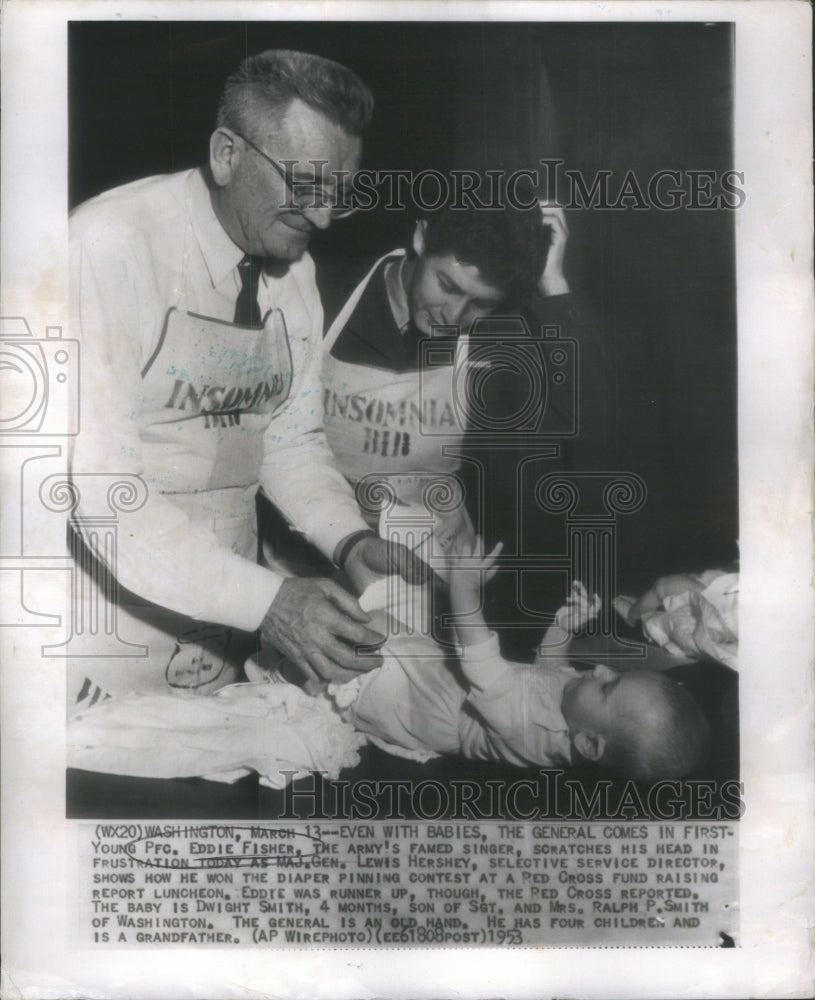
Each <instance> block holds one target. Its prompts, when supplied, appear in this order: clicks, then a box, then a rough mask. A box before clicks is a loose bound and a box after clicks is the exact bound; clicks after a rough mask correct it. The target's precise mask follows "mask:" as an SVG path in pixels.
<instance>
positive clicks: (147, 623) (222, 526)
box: [68, 307, 292, 712]
mask: <svg viewBox="0 0 815 1000" xmlns="http://www.w3.org/2000/svg"><path fill="white" fill-rule="evenodd" d="M291 381H292V365H291V354H290V351H289V342H288V336H287V332H286V324H285V320H284V317H283V314H282V312H281V311H280V310H272V311H271V312H270V313H269V314H268V315H267V317H266V321H265V324H264V326H263V328H262V329H247V328H243V327H237V326H234V325H232V324H231V323H226V322H223V321H221V320H216V319H211V318H208V317H205V316H199V315H196V314H195V313H191V312H185V311H183V310H181V309H179V308H175V307H173V308H171V309H169V311H168V313H167V316H166V319H165V323H164V329H163V332H162V335H161V338H160V340H159V344H158V346H157V348H156V349H155V351H154V352H153V355H152V356H151V357H150V359H149V360H148V361H147V363H146V365H145V367H144V369H143V371H142V389H143V394H142V401H141V402H142V405H141V410H140V412H141V423H140V437H141V447H142V452H143V454H144V457H145V467H146V468H147V469H148V470H149V478H148V487H149V489H151V490H157V491H158V492H160V493H161V494H163V495H164V497H165V498H166V499H167V500H169V501H170V502H171V503H173V504H175V505H176V506H178V507H179V508H180V509H181V510H182V511H184V513H186V514H187V515H188V517H189V518H190V519H191V520H192V521H194V522H198V523H200V524H202V525H205V526H206V527H207V528H209V529H210V530H211V531H213V532H214V533H215V535H216V536H217V537H218V539H219V540H220V542H221V543H222V544H223V545H227V546H229V547H230V548H231V549H232V551H233V552H236V553H238V554H240V555H243V556H245V557H246V558H247V559H250V560H251V561H252V562H254V561H255V560H256V557H257V530H256V521H255V494H256V492H257V485H258V472H259V469H260V464H261V454H262V447H263V445H262V439H263V433H264V431H265V430H266V428H267V427H268V426H269V423H270V421H271V419H272V416H273V414H274V411H275V410H276V409H277V408H278V407H279V406H280V405H281V404H283V403H284V402H285V400H286V398H287V397H288V394H289V391H290V388H291ZM212 586H213V587H217V586H219V581H218V580H215V579H214V580H213V581H212ZM117 615H118V620H119V629H118V631H119V634H120V635H122V636H127V638H128V640H129V641H131V642H137V643H140V644H142V645H144V646H147V648H148V655H147V656H146V657H143V658H129V657H128V658H123V659H110V660H105V659H93V658H88V659H81V660H79V661H78V662H75V663H72V664H71V666H70V668H69V684H70V685H71V688H70V690H69V698H68V710H69V712H71V711H73V710H76V709H77V708H80V707H87V706H89V705H91V704H93V703H95V702H96V701H98V700H99V699H100V698H104V697H106V696H115V695H117V694H126V693H128V692H131V691H162V690H163V691H169V690H170V689H172V690H175V691H178V692H181V691H183V692H186V693H189V694H207V693H210V692H212V691H215V690H217V689H218V688H220V687H223V686H224V685H225V684H229V683H233V682H234V681H236V680H238V679H241V678H242V676H243V675H242V665H243V663H244V661H245V660H246V658H247V657H248V656H249V655H250V654H251V653H252V652H254V636H253V635H251V634H249V633H245V632H241V631H239V630H236V629H231V628H227V627H225V626H222V625H217V624H210V623H207V622H201V621H196V620H193V619H190V618H187V617H185V616H183V615H180V614H177V613H175V612H173V611H170V610H168V609H166V608H162V607H159V606H157V605H155V604H151V603H149V602H146V601H142V600H141V599H140V598H138V597H136V596H135V595H133V594H131V593H129V592H126V591H125V592H122V590H121V588H120V590H119V605H118V611H117Z"/></svg>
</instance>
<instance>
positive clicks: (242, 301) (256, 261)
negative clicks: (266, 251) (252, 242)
mask: <svg viewBox="0 0 815 1000" xmlns="http://www.w3.org/2000/svg"><path fill="white" fill-rule="evenodd" d="M262 270H263V258H262V257H252V256H250V255H249V254H246V256H245V257H244V258H243V260H242V261H241V262H240V264H238V274H239V275H240V279H241V290H240V291H239V292H238V300H237V302H236V303H235V319H234V323H235V326H249V327H261V326H263V323H262V322H261V317H260V306H259V305H258V283H259V282H260V272H261V271H262Z"/></svg>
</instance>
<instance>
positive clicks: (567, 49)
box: [69, 22, 738, 580]
mask: <svg viewBox="0 0 815 1000" xmlns="http://www.w3.org/2000/svg"><path fill="white" fill-rule="evenodd" d="M69 39H70V45H69V58H70V65H69V73H70V90H69V102H70V199H71V205H72V206H73V205H76V204H78V203H79V202H81V201H83V200H85V199H86V198H88V197H91V196H92V195H94V194H97V193H99V192H100V191H103V190H105V189H107V188H109V187H113V186H114V185H116V184H120V183H123V182H126V181H128V180H133V179H136V178H138V177H142V176H147V175H149V174H153V173H164V172H170V171H175V170H181V169H184V168H187V167H189V166H192V165H195V164H196V163H200V162H202V161H203V159H204V158H205V156H206V151H207V142H208V137H209V134H210V131H211V129H212V127H213V120H214V113H215V107H216V104H217V100H218V95H219V92H220V88H221V86H222V83H223V80H224V78H225V76H226V75H227V73H228V72H229V71H230V70H231V69H233V68H234V66H235V65H236V64H237V63H238V62H239V61H240V60H241V59H242V58H243V57H245V56H246V55H250V54H254V53H257V52H260V51H262V50H264V49H266V48H270V47H288V48H298V49H304V50H306V51H311V52H316V53H319V54H321V55H325V56H328V57H331V58H335V59H337V60H339V61H341V62H343V63H345V64H346V65H348V66H350V67H351V68H352V69H354V70H355V71H356V72H357V73H358V74H359V75H360V76H361V77H362V78H363V79H364V80H365V81H366V82H367V83H368V84H369V86H370V87H371V89H372V90H373V92H374V94H375V97H376V112H375V117H374V121H373V125H372V127H371V129H370V132H369V134H368V135H367V137H366V146H365V156H364V162H363V165H364V166H365V167H367V168H371V169H395V168H398V169H412V170H421V169H425V168H428V167H434V168H437V169H441V170H445V169H449V168H451V167H467V168H478V167H482V168H483V167H505V168H508V169H512V168H517V167H535V166H536V165H537V161H538V159H539V158H541V157H553V156H558V157H560V158H562V159H563V160H564V161H565V162H564V167H565V168H566V169H576V170H580V171H581V172H582V173H583V175H584V176H585V177H586V178H587V179H588V180H590V179H591V178H592V177H594V175H595V174H596V172H597V171H599V170H611V171H613V180H612V182H611V190H612V192H614V191H615V190H616V189H617V188H618V187H619V184H620V183H621V181H622V178H623V177H624V175H625V173H626V172H627V171H629V170H633V171H634V172H635V173H636V175H637V177H638V179H639V180H640V181H641V184H642V185H643V186H644V185H645V184H646V183H647V180H648V178H649V177H650V176H651V175H652V174H653V173H654V172H655V171H656V170H660V169H671V170H679V171H685V170H714V171H722V170H726V169H730V168H732V167H733V166H734V164H733V163H732V58H731V57H732V42H733V35H732V26H731V25H728V24H701V23H699V24H693V23H691V24H672V25H660V24H625V25H623V24H613V23H608V24H490V25H485V24H483V23H393V22H390V23H363V22H359V23H335V24H314V23H309V24H300V23H296V22H279V23H258V22H251V23H240V22H236V23H194V22H185V23H144V22H128V23H113V22H82V23H74V24H72V25H71V26H70V32H69ZM735 166H736V167H738V165H737V164H736V165H735ZM542 193H547V194H549V195H553V194H555V193H556V192H553V191H549V192H542ZM558 193H560V194H561V197H562V196H563V192H562V191H560V192H558ZM612 197H614V193H612ZM568 215H569V225H570V228H571V233H572V236H571V240H570V249H569V255H568V258H567V269H568V273H569V277H570V278H571V279H572V282H573V284H574V285H576V286H578V287H579V288H580V289H581V290H582V292H583V293H584V294H586V295H587V296H588V297H589V299H590V300H591V301H592V303H593V306H594V309H595V311H596V313H597V315H598V317H599V321H600V323H601V324H602V328H603V336H604V339H605V344H606V352H607V354H608V356H609V359H610V361H611V362H612V368H611V369H610V371H612V370H613V372H614V374H613V376H612V375H611V374H609V378H610V379H613V385H612V392H613V394H614V397H615V398H616V406H615V425H614V427H613V429H612V435H613V438H614V440H615V444H616V447H617V458H616V461H617V462H618V463H619V466H618V467H619V468H620V469H628V470H631V471H634V472H637V473H638V474H639V475H640V476H642V478H643V479H644V480H645V482H646V483H647V486H648V491H649V497H648V502H647V504H646V506H645V508H644V509H643V510H642V511H641V512H640V513H638V514H637V515H635V516H634V517H632V518H629V519H628V520H626V519H622V520H621V522H620V527H619V535H618V537H619V541H620V546H619V566H618V572H619V577H620V579H621V580H625V579H626V578H629V577H630V578H637V579H647V578H649V577H650V576H653V575H654V574H657V573H664V572H669V571H678V570H694V569H701V568H704V567H709V566H715V565H720V564H722V563H724V562H726V561H729V560H732V559H734V558H735V557H736V556H737V549H736V540H737V538H738V523H737V464H736V319H735V274H734V213H733V212H730V211H726V210H724V211H699V210H695V211H694V210H687V209H680V210H678V211H672V212H667V211H659V210H656V209H649V210H644V211H639V210H631V209H629V210H625V211H600V210H596V209H595V210H591V211H581V212H576V211H572V212H570V213H568ZM412 221H413V216H412V215H411V214H410V213H409V212H405V213H398V212H385V211H383V210H379V211H376V212H373V213H358V214H357V215H356V216H354V217H353V218H352V219H349V220H346V221H343V222H342V223H338V224H337V225H336V226H335V227H333V228H332V230H331V231H329V232H328V233H325V234H320V236H319V237H318V238H317V239H316V240H315V242H314V244H313V254H314V256H315V258H316V260H317V263H318V267H321V268H322V269H323V270H325V269H326V267H329V268H330V265H331V263H332V262H336V260H337V259H338V258H340V257H342V258H343V259H347V258H355V259H360V260H361V259H366V258H370V257H372V256H373V255H375V254H378V253H382V252H386V251H387V250H389V249H392V248H393V247H395V246H400V245H404V243H405V241H406V238H407V234H408V233H409V232H410V231H411V230H412Z"/></svg>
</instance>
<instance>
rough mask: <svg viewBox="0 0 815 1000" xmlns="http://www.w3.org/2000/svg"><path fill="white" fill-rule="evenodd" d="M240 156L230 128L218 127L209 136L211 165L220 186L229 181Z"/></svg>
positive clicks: (213, 176) (213, 175)
mask: <svg viewBox="0 0 815 1000" xmlns="http://www.w3.org/2000/svg"><path fill="white" fill-rule="evenodd" d="M239 156H240V152H239V150H238V148H237V146H236V145H235V137H234V135H233V134H232V133H231V132H230V131H229V129H225V128H216V129H215V131H214V132H213V133H212V135H211V136H210V137H209V166H210V170H211V171H212V179H213V180H214V181H215V183H216V184H217V185H218V187H226V185H227V184H228V183H229V181H230V180H231V178H232V174H233V172H234V170H235V166H236V164H237V159H238V157H239Z"/></svg>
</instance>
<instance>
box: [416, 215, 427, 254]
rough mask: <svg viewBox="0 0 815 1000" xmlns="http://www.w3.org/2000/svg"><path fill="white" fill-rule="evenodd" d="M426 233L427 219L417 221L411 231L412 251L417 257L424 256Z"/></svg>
mask: <svg viewBox="0 0 815 1000" xmlns="http://www.w3.org/2000/svg"><path fill="white" fill-rule="evenodd" d="M426 232H427V219H419V221H418V222H417V223H416V228H415V229H414V230H413V249H414V251H415V252H416V256H417V257H421V256H422V255H423V254H424V242H425V233H426Z"/></svg>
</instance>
